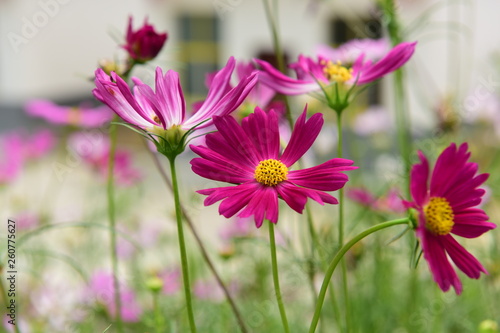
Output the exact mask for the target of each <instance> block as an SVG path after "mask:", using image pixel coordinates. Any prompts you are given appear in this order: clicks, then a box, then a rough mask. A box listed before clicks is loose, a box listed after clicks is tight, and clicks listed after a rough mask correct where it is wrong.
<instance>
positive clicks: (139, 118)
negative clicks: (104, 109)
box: [92, 68, 156, 128]
mask: <svg viewBox="0 0 500 333" xmlns="http://www.w3.org/2000/svg"><path fill="white" fill-rule="evenodd" d="M116 78H117V80H121V78H120V77H119V76H116ZM121 81H123V80H121ZM123 84H125V85H126V83H124V82H123ZM95 85H96V88H95V89H94V90H92V93H93V94H94V96H95V97H96V98H97V99H98V100H100V101H101V102H103V103H104V104H106V105H107V106H109V107H110V108H111V109H112V110H113V111H114V112H115V113H116V114H117V115H118V116H120V117H121V118H122V119H123V120H125V121H126V122H128V123H130V124H133V125H136V126H139V127H143V128H145V127H151V124H153V125H156V123H155V122H154V121H153V120H151V119H149V118H147V117H144V116H143V114H142V113H143V112H141V109H140V107H138V105H137V103H135V102H133V104H131V103H130V102H129V100H130V99H132V100H133V97H132V94H131V93H130V91H129V90H128V86H127V88H126V89H127V90H126V91H125V93H126V95H127V97H125V96H124V94H123V91H122V90H121V89H120V88H119V87H118V85H117V84H116V83H115V82H111V79H110V77H109V75H107V74H106V73H105V72H104V71H103V70H102V69H101V68H98V69H97V70H96V72H95ZM122 89H123V88H122ZM127 91H128V94H127ZM134 105H136V106H137V109H138V110H139V112H138V110H137V109H136V108H134Z"/></svg>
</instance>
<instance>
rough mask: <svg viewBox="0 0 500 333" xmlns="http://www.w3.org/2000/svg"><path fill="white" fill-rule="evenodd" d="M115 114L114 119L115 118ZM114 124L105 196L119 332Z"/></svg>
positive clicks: (115, 141)
mask: <svg viewBox="0 0 500 333" xmlns="http://www.w3.org/2000/svg"><path fill="white" fill-rule="evenodd" d="M116 117H117V116H116V115H115V117H114V118H115V119H114V120H116ZM116 134H117V133H116V125H115V124H111V125H110V127H109V139H110V148H109V160H108V183H107V196H108V220H109V229H110V237H111V242H110V246H111V248H110V251H111V269H112V272H113V287H114V293H113V298H114V302H115V308H116V330H117V332H119V333H122V332H123V321H122V314H121V312H122V311H121V309H122V304H121V296H120V284H119V283H118V254H117V253H116V214H115V182H114V169H115V155H116V143H117V135H116Z"/></svg>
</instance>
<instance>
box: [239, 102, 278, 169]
mask: <svg viewBox="0 0 500 333" xmlns="http://www.w3.org/2000/svg"><path fill="white" fill-rule="evenodd" d="M241 127H242V128H243V130H244V131H245V132H246V134H247V135H248V137H249V138H250V140H252V142H253V143H254V145H255V148H256V149H257V152H258V157H259V160H261V161H262V160H266V159H270V158H272V159H277V158H278V154H279V149H280V137H279V127H278V116H277V115H276V113H275V112H274V111H273V110H271V111H269V112H268V113H266V112H264V111H262V109H261V108H259V107H256V108H255V112H254V113H251V114H250V115H249V116H248V117H245V118H243V120H242V122H241Z"/></svg>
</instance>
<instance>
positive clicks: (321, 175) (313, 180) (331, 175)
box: [288, 158, 357, 191]
mask: <svg viewBox="0 0 500 333" xmlns="http://www.w3.org/2000/svg"><path fill="white" fill-rule="evenodd" d="M353 163H354V162H353V161H351V160H346V159H343V158H334V159H331V160H329V161H327V162H325V163H323V164H320V165H317V166H315V167H312V168H307V169H302V170H293V171H290V172H289V173H288V180H289V181H290V182H292V183H294V184H296V185H298V186H303V187H307V188H313V189H316V190H321V191H336V190H338V189H340V188H342V187H344V185H345V183H346V182H347V181H348V180H349V178H348V177H347V175H345V174H343V173H341V171H346V170H354V169H357V167H354V166H351V165H352V164H353Z"/></svg>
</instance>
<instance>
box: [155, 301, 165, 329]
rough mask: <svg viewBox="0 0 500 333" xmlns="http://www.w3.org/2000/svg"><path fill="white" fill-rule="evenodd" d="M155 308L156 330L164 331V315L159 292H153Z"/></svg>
mask: <svg viewBox="0 0 500 333" xmlns="http://www.w3.org/2000/svg"><path fill="white" fill-rule="evenodd" d="M153 310H154V323H155V330H156V332H157V333H162V332H164V331H163V318H164V317H163V316H162V315H161V311H160V310H161V309H160V304H159V296H158V293H157V292H155V293H153Z"/></svg>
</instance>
